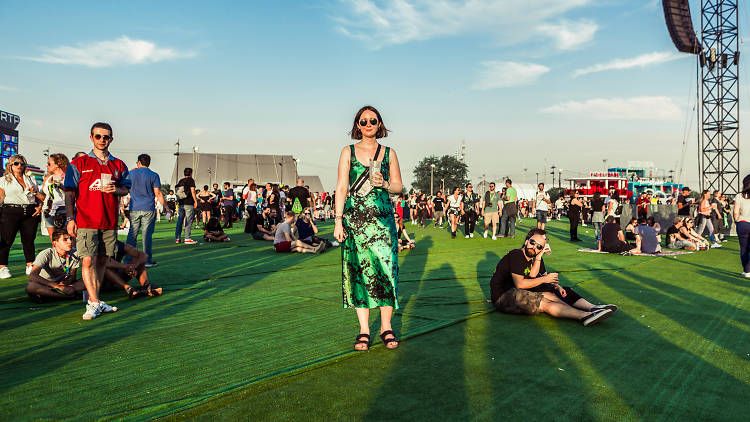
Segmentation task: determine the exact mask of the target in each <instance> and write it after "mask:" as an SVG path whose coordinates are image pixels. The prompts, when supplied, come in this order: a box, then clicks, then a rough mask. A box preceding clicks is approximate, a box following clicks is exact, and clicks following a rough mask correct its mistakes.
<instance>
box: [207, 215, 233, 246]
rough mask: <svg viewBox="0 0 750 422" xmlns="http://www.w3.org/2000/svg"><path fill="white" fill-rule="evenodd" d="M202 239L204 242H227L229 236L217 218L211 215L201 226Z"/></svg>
mask: <svg viewBox="0 0 750 422" xmlns="http://www.w3.org/2000/svg"><path fill="white" fill-rule="evenodd" d="M203 240H205V241H206V242H229V236H228V235H227V234H226V233H224V229H222V228H221V224H220V223H219V219H218V218H216V217H211V218H209V219H208V222H207V223H206V225H205V226H204V227H203Z"/></svg>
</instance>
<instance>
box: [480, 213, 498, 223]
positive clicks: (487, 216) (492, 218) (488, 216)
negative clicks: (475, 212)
mask: <svg viewBox="0 0 750 422" xmlns="http://www.w3.org/2000/svg"><path fill="white" fill-rule="evenodd" d="M499 222H500V213H498V212H497V211H495V212H486V213H484V224H487V225H489V224H490V223H493V224H495V225H497V224H498V223H499Z"/></svg>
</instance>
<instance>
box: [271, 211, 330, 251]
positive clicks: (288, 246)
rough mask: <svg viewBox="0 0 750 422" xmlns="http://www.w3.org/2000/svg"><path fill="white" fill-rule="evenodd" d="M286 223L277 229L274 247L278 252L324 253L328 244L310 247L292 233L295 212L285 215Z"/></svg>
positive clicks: (288, 212)
mask: <svg viewBox="0 0 750 422" xmlns="http://www.w3.org/2000/svg"><path fill="white" fill-rule="evenodd" d="M284 216H285V217H284V221H283V222H282V223H281V224H279V227H277V228H276V236H275V237H274V240H273V247H274V248H275V249H276V252H299V253H316V254H319V253H321V252H323V250H324V249H325V248H326V244H325V242H324V243H321V244H319V245H318V246H317V247H315V246H310V245H308V244H307V243H305V242H302V241H301V240H297V238H296V237H295V236H294V234H293V233H292V226H293V225H294V220H295V218H296V217H295V214H294V212H293V211H287V212H285V213H284Z"/></svg>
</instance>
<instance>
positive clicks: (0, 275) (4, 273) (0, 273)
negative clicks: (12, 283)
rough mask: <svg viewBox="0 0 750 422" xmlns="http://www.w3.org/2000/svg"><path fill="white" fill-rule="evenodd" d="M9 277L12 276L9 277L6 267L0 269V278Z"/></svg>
mask: <svg viewBox="0 0 750 422" xmlns="http://www.w3.org/2000/svg"><path fill="white" fill-rule="evenodd" d="M11 277H13V276H12V275H10V270H9V269H8V267H3V268H0V278H11Z"/></svg>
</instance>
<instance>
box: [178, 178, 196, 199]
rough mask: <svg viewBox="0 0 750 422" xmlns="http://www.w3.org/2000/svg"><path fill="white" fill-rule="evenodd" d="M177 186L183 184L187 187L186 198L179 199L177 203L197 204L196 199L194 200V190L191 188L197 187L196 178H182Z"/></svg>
mask: <svg viewBox="0 0 750 422" xmlns="http://www.w3.org/2000/svg"><path fill="white" fill-rule="evenodd" d="M176 186H182V187H184V188H185V195H187V197H185V199H177V203H178V204H180V205H193V206H195V201H194V200H193V192H192V190H191V189H190V188H195V180H193V178H192V177H183V178H182V179H180V181H179V182H177V185H176Z"/></svg>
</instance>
